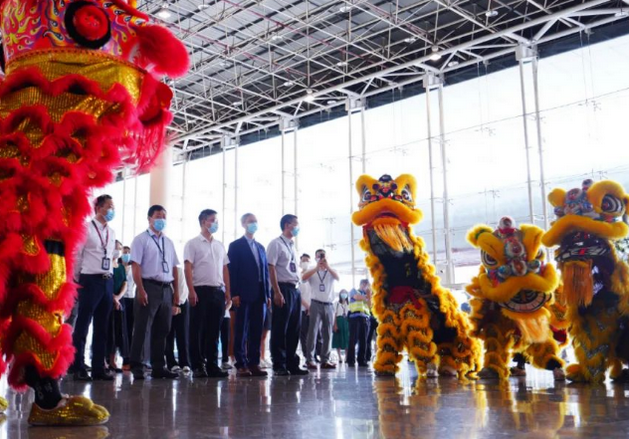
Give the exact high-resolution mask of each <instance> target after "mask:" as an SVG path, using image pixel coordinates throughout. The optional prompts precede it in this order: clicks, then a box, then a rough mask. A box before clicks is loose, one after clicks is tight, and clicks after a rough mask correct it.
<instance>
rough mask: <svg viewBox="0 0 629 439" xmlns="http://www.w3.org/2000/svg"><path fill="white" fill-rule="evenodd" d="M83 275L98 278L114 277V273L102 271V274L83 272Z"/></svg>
mask: <svg viewBox="0 0 629 439" xmlns="http://www.w3.org/2000/svg"><path fill="white" fill-rule="evenodd" d="M81 276H86V277H95V278H98V279H111V278H112V277H113V275H112V274H111V273H100V274H84V273H81Z"/></svg>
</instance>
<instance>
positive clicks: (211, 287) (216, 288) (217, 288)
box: [194, 285, 223, 292]
mask: <svg viewBox="0 0 629 439" xmlns="http://www.w3.org/2000/svg"><path fill="white" fill-rule="evenodd" d="M194 287H195V288H209V289H210V290H220V291H221V292H222V291H223V287H213V286H212V285H195V286H194Z"/></svg>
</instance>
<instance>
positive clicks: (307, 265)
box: [299, 262, 310, 270]
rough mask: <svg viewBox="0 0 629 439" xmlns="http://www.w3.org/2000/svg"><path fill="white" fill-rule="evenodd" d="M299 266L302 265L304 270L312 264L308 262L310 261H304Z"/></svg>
mask: <svg viewBox="0 0 629 439" xmlns="http://www.w3.org/2000/svg"><path fill="white" fill-rule="evenodd" d="M299 266H300V267H301V269H302V270H307V269H308V267H309V266H310V264H308V262H302V263H300V264H299Z"/></svg>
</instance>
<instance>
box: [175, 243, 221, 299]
mask: <svg viewBox="0 0 629 439" xmlns="http://www.w3.org/2000/svg"><path fill="white" fill-rule="evenodd" d="M183 259H184V261H187V262H190V263H191V264H192V283H193V284H194V286H195V287H199V286H209V287H222V286H225V281H224V279H223V267H224V266H225V265H227V264H229V257H228V256H227V252H226V251H225V247H224V246H223V244H222V243H221V242H220V241H219V240H218V239H216V238H214V237H212V239H211V240H209V241H208V240H207V239H206V238H205V237H204V236H203V235H199V236H196V237H194V238H192V239H191V240H190V241H188V242H187V243H186V246H185V247H184V249H183Z"/></svg>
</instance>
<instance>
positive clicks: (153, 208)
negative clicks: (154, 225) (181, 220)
mask: <svg viewBox="0 0 629 439" xmlns="http://www.w3.org/2000/svg"><path fill="white" fill-rule="evenodd" d="M155 212H166V209H164V206H160V205H159V204H154V205H152V206H151V207H149V213H148V216H149V218H151V217H152V216H153V215H154V214H155Z"/></svg>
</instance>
